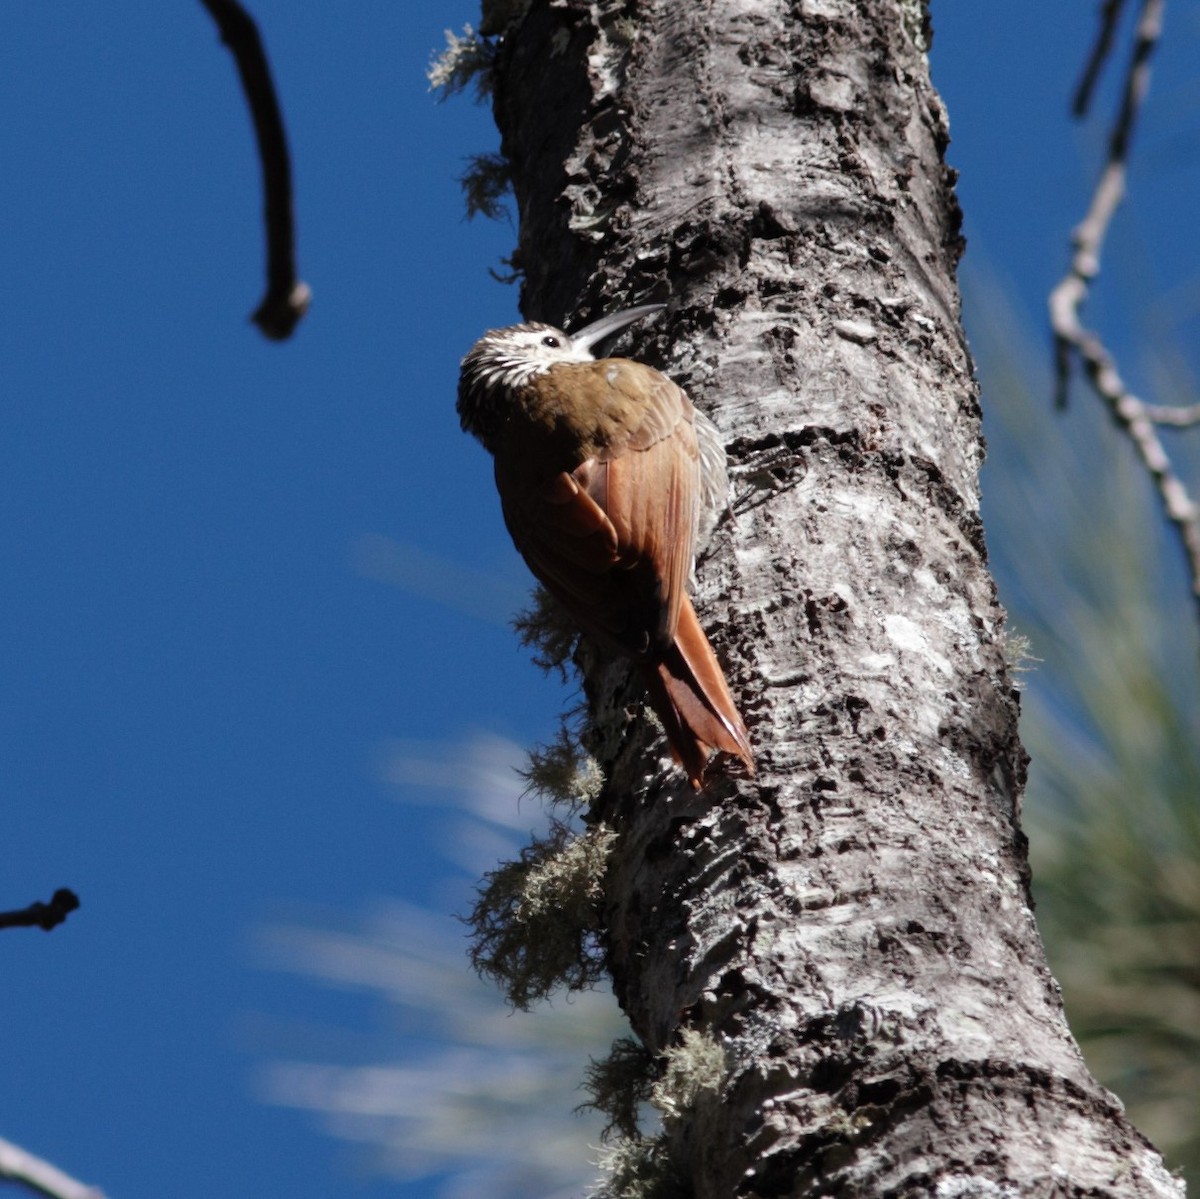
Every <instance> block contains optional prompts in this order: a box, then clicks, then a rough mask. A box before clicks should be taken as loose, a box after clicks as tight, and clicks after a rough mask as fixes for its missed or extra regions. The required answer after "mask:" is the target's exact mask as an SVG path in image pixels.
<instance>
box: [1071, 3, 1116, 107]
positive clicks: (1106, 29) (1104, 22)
mask: <svg viewBox="0 0 1200 1199" xmlns="http://www.w3.org/2000/svg"><path fill="white" fill-rule="evenodd" d="M1124 7H1125V0H1101V2H1100V30H1099V32H1098V33H1097V34H1096V44H1095V45H1094V46H1093V47H1092V52H1091V54H1089V55H1088V60H1087V65H1086V66H1085V67H1084V68H1083V74H1082V75H1081V76H1080V78H1079V83H1078V85H1077V86H1076V88H1075V99H1074V100H1073V101H1072V102H1071V111H1072V112H1073V113H1074V114H1075V115H1076V116H1077V117H1082V116H1086V115H1087V110H1088V108H1089V107H1090V106H1091V103H1092V91H1093V89H1094V88H1095V86H1096V80H1097V79H1099V78H1100V70H1101V68H1102V67H1103V66H1104V64H1105V62H1107V61H1108V56H1109V55H1110V54H1111V53H1112V44H1113V38H1114V37H1115V36H1116V32H1117V24H1118V23H1119V22H1120V20H1121V10H1122V9H1123V8H1124Z"/></svg>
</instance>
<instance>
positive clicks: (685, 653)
mask: <svg viewBox="0 0 1200 1199" xmlns="http://www.w3.org/2000/svg"><path fill="white" fill-rule="evenodd" d="M645 675H646V688H647V691H648V693H649V699H650V706H651V707H652V708H653V709H654V710H655V712H657V713H658V718H659V720H661V721H662V725H663V728H664V729H665V730H666V734H667V744H668V745H669V746H670V747H671V753H672V755H673V756H674V758H675V760H676V761H677V762H678V763H679V764H680V766H682V767H683V769H684V770H685V771H687V776H688V780H689V781H690V782H691V784H692V786H693V787H695V788H696V789H697V790H699V789H700V783H701V780H702V778H703V776H704V768H705V766H707V765H708V758H709V755H710V754H711V753H712V752H713V750H720V751H721V752H722V753H727V754H733V756H734V757H735V758H741V760H742V761H743V762H744V763H745V765H746V769H747V770H748V771H749V772H750V774H751V775H753V774H754V753H753V751H752V750H751V749H750V738H749V735H748V734H747V733H746V726H745V724H743V723H742V717H741V715H740V714H739V712H738V710H737V708H736V707H735V706H734V703H733V696H731V695H730V694H729V686H728V684H727V683H726V682H725V675H724V674H723V673H722V672H721V666H720V663H719V662H718V661H717V656H716V654H714V653H713V649H712V646H711V645H709V643H708V638H707V637H706V636H705V635H704V630H703V629H702V628H701V627H700V622H699V621H698V620H697V619H696V611H695V609H694V608H693V607H692V603H691V600H689V599H688V598H687V597H686V596H685V597H684V600H683V607H682V608H681V609H680V612H679V627H678V629H677V631H676V633H675V644H674V645H672V646H671V648H670V650H668V651H667V653H666V654H665V655H664V656H663V658H662V660H661V661H659V662H656V663H652V664H647V666H646V668H645Z"/></svg>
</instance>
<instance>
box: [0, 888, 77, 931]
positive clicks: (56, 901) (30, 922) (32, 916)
mask: <svg viewBox="0 0 1200 1199" xmlns="http://www.w3.org/2000/svg"><path fill="white" fill-rule="evenodd" d="M77 907H79V897H78V896H77V895H76V894H75V892H74V891H69V890H67V888H66V887H59V889H58V890H57V891H55V892H54V894H53V895H52V896H51V897H50V902H49V903H41V902H38V903H31V904H30V905H29V906H28V907H27V908H18V909H17V910H16V911H15V912H0V928H40V929H43V930H44V931H45V932H49V931H50V930H51V929H52V928H57V927H58V926H59V925H60V924H61V923H62V922H63V921H64V920H65V919H66V918H67V916H68V915H69V914H70V913H71V912H73V911H74V910H75V909H76V908H77Z"/></svg>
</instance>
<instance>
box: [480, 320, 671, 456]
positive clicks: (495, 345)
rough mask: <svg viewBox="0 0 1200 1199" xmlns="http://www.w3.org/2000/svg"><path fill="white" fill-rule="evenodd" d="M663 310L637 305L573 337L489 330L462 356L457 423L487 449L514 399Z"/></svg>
mask: <svg viewBox="0 0 1200 1199" xmlns="http://www.w3.org/2000/svg"><path fill="white" fill-rule="evenodd" d="M665 307H666V305H665V304H642V305H639V306H638V307H637V308H627V309H625V310H624V311H623V312H614V313H612V314H611V315H610V316H605V317H601V318H600V320H598V321H593V322H592V323H591V324H590V325H586V326H585V327H584V328H582V329H580V330H578V331H577V332H576V333H574V334H568V333H564V332H563V331H562V330H561V329H556V328H555V327H554V326H553V325H544V324H542V323H540V322H539V321H530V322H529V323H528V324H524V325H506V326H505V327H504V328H503V329H489V330H488V331H487V332H486V333H485V334H484V335H483V336H482V337H481V338H480V339H479V340H478V341H477V342H476V343H475V344H474V345H473V346H472V347H471V348H470V350H469V351H468V352H467V355H466V357H465V358H464V359H463V360H462V367H461V368H460V370H459V376H458V418H459V421H460V422H461V424H462V427H463V429H464V430H465V431H466V432H468V433H473V434H474V435H475V436H476V437H478V438H479V440H480V441H482V442H483V443H484V445H485V446H486V445H488V442H489V438H490V435H491V432H492V431H493V430H494V429H495V428H496V427H497V426H498V424H499V423H500V422H501V421H503V419H504V415H505V412H506V410H507V408H508V406H509V405H510V404H511V403H512V400H513V396H514V393H515V392H517V391H518V390H519V389H520V388H522V387H524V386H525V384H527V383H528V382H529V381H530V380H531V379H535V378H536V377H537V376H538V375H541V374H544V373H545V372H546V371H548V370H550V368H551V367H553V366H556V365H558V364H559V363H562V362H591V361H593V359H594V358H595V355H594V354H593V353H592V348H593V347H594V346H595V345H597V344H598V343H599V342H601V341H603V340H604V339H605V338H607V337H611V336H612V335H613V334H614V333H617V332H618V331H619V330H621V329H624V328H625V326H626V325H631V324H632V323H633V322H634V321H636V320H640V319H641V318H642V317H644V316H649V315H650V313H652V312H660V311H661V310H662V309H663V308H665Z"/></svg>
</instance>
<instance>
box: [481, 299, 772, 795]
mask: <svg viewBox="0 0 1200 1199" xmlns="http://www.w3.org/2000/svg"><path fill="white" fill-rule="evenodd" d="M656 307H657V306H653V308H648V309H634V310H632V311H630V312H625V313H620V314H617V315H616V316H613V317H608V318H605V320H603V321H601V322H597V323H596V324H595V325H592V326H589V327H588V328H587V329H585V330H583V331H582V332H581V333H577V334H576V335H575V336H574V337H569V336H568V335H567V334H566V333H564V332H562V330H560V329H555V328H554V327H553V326H550V325H542V324H535V323H531V324H526V325H513V326H509V327H508V328H504V329H493V330H491V331H490V332H488V333H487V334H485V335H484V337H482V338H481V339H480V340H479V341H478V342H476V343H475V345H474V346H473V347H472V348H471V350H470V352H469V353H468V354H467V356H466V357H465V358H464V359H463V363H462V372H461V375H460V378H459V389H458V413H459V417H460V420H461V422H462V426H463V428H464V429H465V430H467V431H468V432H470V433H473V434H474V435H475V436H476V437H478V438H479V440H480V441H481V442H482V443H483V444H484V446H485V447H486V448H487V449H488V450H489V451H490V452H491V453H492V455H493V457H494V459H495V470H496V486H497V489H498V490H499V492H500V502H501V506H502V508H503V512H504V519H505V523H506V524H507V526H508V530H509V532H510V533H511V535H512V538H513V542H514V543H515V544H516V547H517V549H518V550H519V551H520V552H521V555H522V556H523V557H524V558H525V561H526V562H527V563H528V565H529V568H530V569H531V570H532V571H533V573H534V574H535V575H536V576H537V578H538V579H539V580H540V581H541V583H542V584H543V586H545V587H546V589H547V590H548V591H549V592H550V593H551V594H552V595H553V596H554V597H555V598H556V599H557V600H558V601H559V602H560V603H561V604H562V605H563V607H564V608H565V609H566V611H567V612H568V613H569V614H570V616H571V617H572V618H573V619H574V620H575V621H577V622H578V624H579V626H580V628H581V629H582V630H583V631H584V632H586V633H588V634H589V635H590V636H591V637H593V638H594V639H595V640H596V641H598V642H599V643H600V644H602V645H604V646H607V647H608V648H610V649H612V650H615V651H617V652H620V653H622V654H625V655H628V656H630V657H632V658H635V659H636V660H637V661H639V662H641V663H642V664H643V666H644V674H645V677H646V682H647V688H648V691H649V698H650V702H651V704H652V706H653V707H654V709H655V711H656V712H657V713H658V715H659V718H660V719H661V720H662V723H663V727H664V728H665V730H666V733H667V740H668V742H669V744H670V746H671V750H672V752H673V754H674V755H675V757H676V759H677V760H678V761H679V762H680V764H681V765H682V766H683V767H684V769H685V770H686V771H687V774H688V777H689V779H690V780H691V782H692V784H693V785H694V786H697V787H698V786H699V785H700V782H701V778H702V775H703V772H704V767H705V764H706V763H707V760H708V757H709V754H710V752H711V751H712V750H721V751H723V752H725V753H729V754H733V755H734V756H736V757H738V758H740V759H741V760H742V761H743V762H744V763H745V765H746V767H747V768H748V769H749V770H750V771H751V773H753V769H754V759H753V754H752V753H751V750H750V743H749V739H748V736H747V733H746V728H745V725H744V724H743V722H742V719H741V716H740V715H739V714H738V711H737V708H736V707H735V705H734V703H733V699H732V697H731V696H730V694H729V688H728V686H727V685H726V682H725V678H724V675H723V674H722V672H721V668H720V665H719V664H718V663H717V660H716V657H715V655H714V654H713V651H712V647H711V646H710V645H709V643H708V639H707V638H706V637H705V635H704V632H703V630H702V629H701V628H700V625H699V622H698V621H697V620H696V614H695V611H694V610H693V608H692V604H691V601H690V599H689V598H688V595H687V587H688V582H689V579H690V576H691V572H692V568H693V563H694V558H695V552H696V541H697V535H698V529H699V527H700V525H701V523H702V512H701V507H702V502H708V503H710V504H713V503H714V501H715V504H716V505H722V504H723V503H724V499H725V493H726V490H727V486H728V485H727V481H726V478H725V453H724V448H723V447H722V446H721V443H720V440H719V438H718V437H717V433H716V429H715V427H714V426H713V425H712V424H711V422H709V421H708V420H707V418H705V417H703V416H702V415H701V414H699V413H697V412H696V411H695V409H694V408H693V407H692V404H691V401H690V400H689V399H688V398H687V396H686V395H685V394H684V392H683V391H682V390H681V389H680V388H679V387H677V386H676V385H675V384H674V383H672V382H671V380H670V379H668V378H667V377H666V376H665V375H663V374H661V373H659V372H658V371H656V370H654V369H653V368H651V367H648V366H646V365H644V364H643V363H640V362H633V361H631V360H630V359H625V358H605V359H600V360H599V361H597V360H596V359H594V358H593V357H592V354H591V346H592V345H594V344H595V343H596V342H597V341H598V340H600V339H601V338H603V337H605V336H608V335H609V333H611V332H615V331H616V329H618V328H620V327H622V326H623V325H625V324H628V323H629V322H630V321H632V320H635V319H637V318H638V317H639V316H641V315H644V314H645V312H647V311H650V310H654V308H656ZM705 523H708V522H705Z"/></svg>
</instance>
